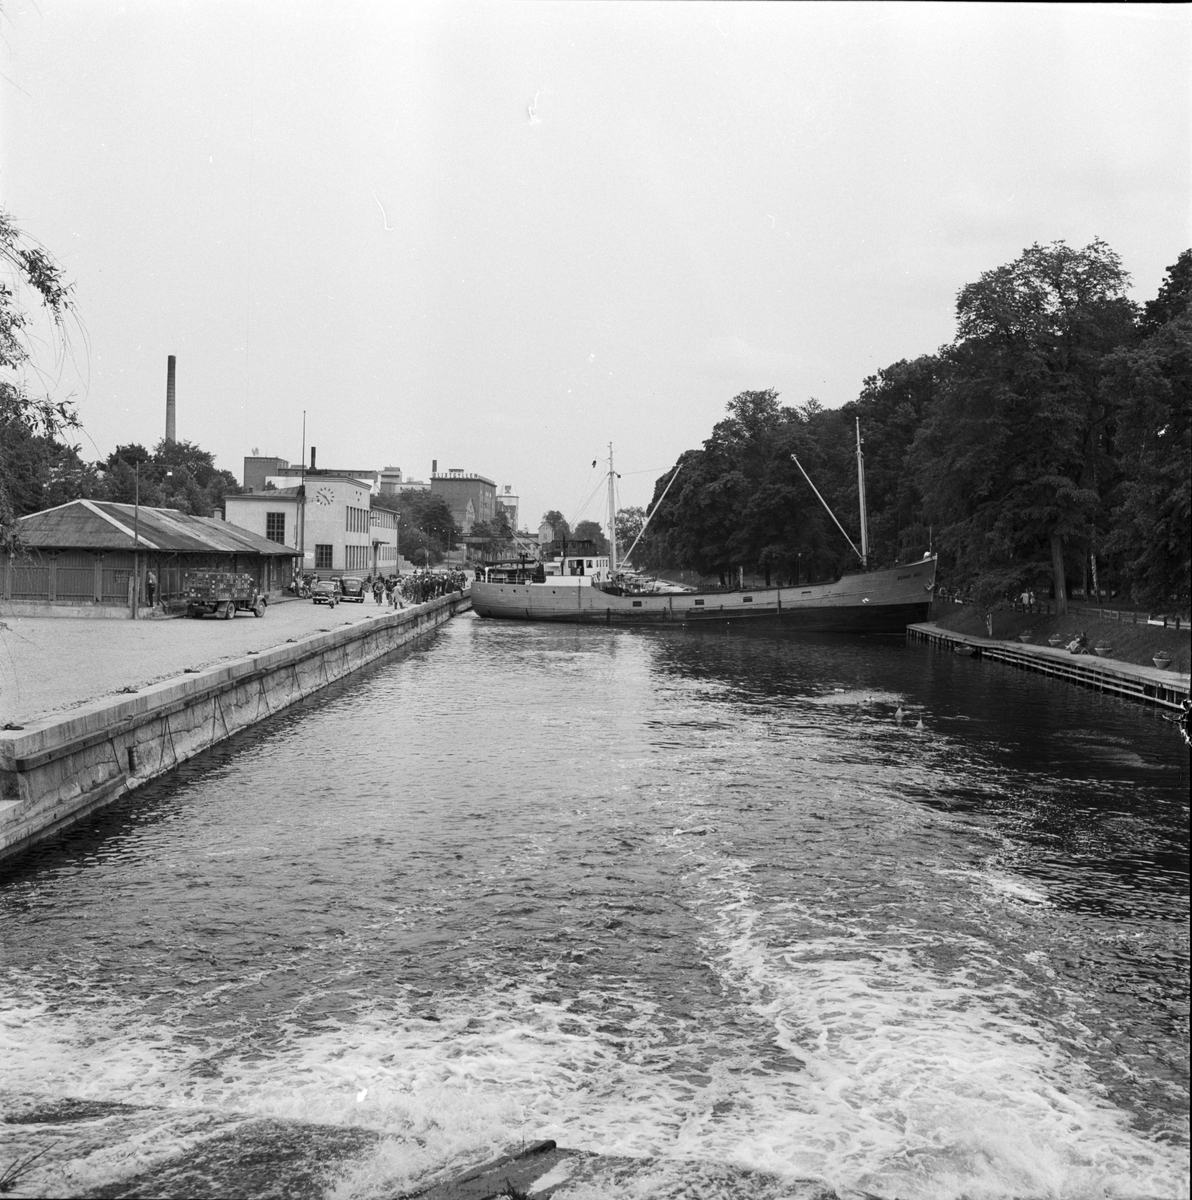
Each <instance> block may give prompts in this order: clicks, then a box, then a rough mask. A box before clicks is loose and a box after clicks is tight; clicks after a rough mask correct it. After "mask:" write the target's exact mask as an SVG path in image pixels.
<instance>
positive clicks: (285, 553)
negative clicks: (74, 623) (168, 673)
mask: <svg viewBox="0 0 1192 1200" xmlns="http://www.w3.org/2000/svg"><path fill="white" fill-rule="evenodd" d="M20 533H21V539H22V541H23V542H24V545H25V548H24V549H23V550H21V551H20V552H18V553H17V554H16V555H12V556H10V555H6V554H2V553H0V597H2V598H3V600H5V601H6V602H9V603H10V604H13V605H18V606H21V607H22V609H25V608H27V607H28V606H45V607H46V609H47V610H49V609H55V608H56V609H62V608H63V607H67V608H74V609H76V610H79V611H83V610H88V609H97V608H99V609H102V608H113V609H119V608H121V607H124V608H128V607H130V606H131V604H132V601H133V596H134V593H135V595H136V603H137V607H138V608H139V607H141V606H143V605H146V604H149V603H151V602H152V603H155V604H157V605H163V606H165V607H166V608H169V607H170V606H171V605H172V604H174V603H176V602H181V598H182V596H183V593H184V589H183V577H184V576H185V574H186V573H187V571H196V570H216V571H232V572H235V573H237V574H251V575H252V577H253V579H254V580H255V581H256V583H257V586H258V587H259V588H260V589H261V591H263V592H265V593H266V594H267V595H280V594H281V592H282V591H283V590H284V589H285V588H286V587H288V586H289V583H290V580H291V579H292V577H293V563H294V561H295V560H296V558H297V554H296V552H295V550H294V548H293V547H292V546H287V545H285V544H283V543H280V542H278V541H275V540H272V539H269V538H267V537H263V536H260V535H258V534H256V533H253V532H252V531H251V530H249V529H245V528H240V527H238V526H236V525H233V524H228V523H227V522H226V521H221V520H219V519H218V518H215V517H193V516H191V515H190V514H189V513H181V512H177V511H176V510H175V509H172V508H150V507H149V506H148V505H145V504H141V505H134V504H115V503H113V502H111V501H107V500H72V501H70V502H69V503H68V504H59V505H56V506H55V507H54V508H47V509H44V510H43V511H42V512H37V513H31V514H30V515H29V516H27V517H22V518H21V519H20ZM150 576H152V579H151V578H150ZM150 583H152V586H153V596H152V601H151V599H150V596H149V585H150ZM30 615H34V614H33V613H30Z"/></svg>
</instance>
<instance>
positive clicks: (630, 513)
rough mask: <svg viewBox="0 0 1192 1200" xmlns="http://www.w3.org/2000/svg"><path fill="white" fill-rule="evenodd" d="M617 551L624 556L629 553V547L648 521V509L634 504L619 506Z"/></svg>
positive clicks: (617, 515)
mask: <svg viewBox="0 0 1192 1200" xmlns="http://www.w3.org/2000/svg"><path fill="white" fill-rule="evenodd" d="M615 520H616V530H617V553H618V554H619V555H621V556H622V557H623V556H624V555H626V554H628V553H629V548H630V547H631V546H632V545H633V543H634V542H635V541H636V540H637V537H638V534H640V533H641V531H642V526H643V525H645V523H646V510H645V509H644V508H641V507H638V506H636V505H635V506H633V507H631V508H618V509H617V514H616V518H615Z"/></svg>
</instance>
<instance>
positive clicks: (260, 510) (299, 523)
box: [224, 471, 399, 578]
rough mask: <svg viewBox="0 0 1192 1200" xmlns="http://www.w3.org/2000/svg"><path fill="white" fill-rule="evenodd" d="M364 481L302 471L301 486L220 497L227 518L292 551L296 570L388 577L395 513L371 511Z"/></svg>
mask: <svg viewBox="0 0 1192 1200" xmlns="http://www.w3.org/2000/svg"><path fill="white" fill-rule="evenodd" d="M370 483H371V481H370V480H369V479H361V478H359V477H358V476H356V475H354V474H348V473H346V472H344V473H340V472H331V471H320V472H318V473H317V474H312V473H310V472H307V475H306V482H305V484H299V485H297V486H296V487H273V488H266V489H265V490H264V491H261V492H250V493H247V494H245V495H241V496H227V497H225V499H224V504H225V511H226V514H227V519H228V520H229V521H230V522H233V523H235V524H236V525H240V526H242V527H243V528H244V529H248V530H250V531H252V532H253V533H255V534H257V535H258V536H260V537H264V538H267V539H269V540H271V541H276V542H278V543H280V544H282V545H286V546H289V547H292V548H293V549H294V550H295V551H296V552H298V553H299V554H300V555H301V558H302V569H303V570H304V571H310V572H314V573H315V574H316V575H318V576H319V577H320V578H328V577H330V576H332V575H345V574H359V575H378V574H379V575H391V574H393V573H394V572H396V571H397V570H398V553H399V547H398V536H399V534H398V519H397V513H395V512H391V511H390V510H389V509H386V508H374V507H373V503H372V501H373V495H372V489H371V486H370Z"/></svg>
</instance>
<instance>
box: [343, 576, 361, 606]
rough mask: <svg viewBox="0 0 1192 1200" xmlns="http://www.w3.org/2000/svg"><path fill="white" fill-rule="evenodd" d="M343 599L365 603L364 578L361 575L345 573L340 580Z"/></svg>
mask: <svg viewBox="0 0 1192 1200" xmlns="http://www.w3.org/2000/svg"><path fill="white" fill-rule="evenodd" d="M339 590H340V593H341V599H343V600H351V601H353V602H354V603H356V604H363V603H364V580H363V579H362V578H361V577H360V576H359V575H344V576H342V577H341V579H340V581H339Z"/></svg>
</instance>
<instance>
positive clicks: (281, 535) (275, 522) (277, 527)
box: [265, 512, 286, 546]
mask: <svg viewBox="0 0 1192 1200" xmlns="http://www.w3.org/2000/svg"><path fill="white" fill-rule="evenodd" d="M265 536H266V537H267V538H268V539H269V540H270V541H271V542H280V543H281V544H282V545H283V546H284V545H285V544H286V514H285V513H284V512H279V513H266V514H265Z"/></svg>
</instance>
